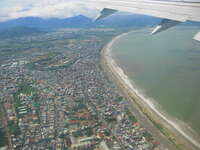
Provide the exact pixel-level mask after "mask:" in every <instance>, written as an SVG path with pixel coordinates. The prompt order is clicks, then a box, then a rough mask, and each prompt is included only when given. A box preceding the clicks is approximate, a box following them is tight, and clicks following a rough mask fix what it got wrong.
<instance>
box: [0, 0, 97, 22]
mask: <svg viewBox="0 0 200 150" xmlns="http://www.w3.org/2000/svg"><path fill="white" fill-rule="evenodd" d="M83 1H84V0H44V1H42V0H2V1H1V2H0V5H1V7H0V12H1V13H0V21H5V20H9V19H15V18H19V17H28V16H38V17H43V18H50V17H58V18H66V17H71V16H75V15H79V14H83V15H86V16H89V17H95V16H96V15H97V14H98V13H99V10H98V9H97V8H95V7H89V6H88V5H87V4H86V3H83ZM2 4H3V5H2ZM2 6H3V7H2Z"/></svg>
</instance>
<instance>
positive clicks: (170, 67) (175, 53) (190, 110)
mask: <svg viewBox="0 0 200 150" xmlns="http://www.w3.org/2000/svg"><path fill="white" fill-rule="evenodd" d="M198 29H199V28H197V27H177V28H173V29H170V30H168V31H167V32H163V33H160V34H158V35H155V36H151V35H150V34H149V32H150V30H149V29H146V30H143V31H137V32H132V33H130V34H128V35H126V36H124V37H122V38H120V39H119V40H117V42H115V43H114V44H113V46H112V56H113V58H114V59H115V61H116V62H117V64H118V65H119V66H120V67H121V68H122V69H123V70H124V71H125V73H126V74H127V75H128V76H129V78H130V79H131V80H132V81H133V82H134V83H135V84H136V86H137V87H138V89H139V90H140V91H141V92H142V93H143V94H144V95H145V96H146V97H148V98H151V99H153V100H154V101H156V102H157V103H158V104H159V106H160V107H161V108H162V110H163V111H164V112H167V113H168V114H169V115H170V116H173V117H175V118H177V119H178V120H182V121H184V122H185V123H187V124H188V125H189V126H191V127H192V128H193V129H194V130H195V131H197V133H198V134H199V135H200V42H197V41H194V40H192V37H193V36H194V35H195V34H196V33H197V32H198Z"/></svg>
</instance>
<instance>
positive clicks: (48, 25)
mask: <svg viewBox="0 0 200 150" xmlns="http://www.w3.org/2000/svg"><path fill="white" fill-rule="evenodd" d="M159 20H160V19H157V18H153V17H148V16H140V15H113V16H111V17H108V18H106V19H104V20H101V21H98V22H93V20H92V19H91V18H88V17H85V16H83V15H79V16H75V17H70V18H66V19H59V18H49V19H43V18H39V17H25V18H18V19H14V20H9V21H6V22H0V30H1V29H6V28H13V27H19V26H23V27H33V28H40V29H43V30H45V29H46V30H48V29H56V28H88V27H131V26H140V27H143V26H151V25H152V24H156V23H157V22H158V21H159Z"/></svg>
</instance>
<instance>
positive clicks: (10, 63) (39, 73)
mask: <svg viewBox="0 0 200 150" xmlns="http://www.w3.org/2000/svg"><path fill="white" fill-rule="evenodd" d="M121 32H123V31H121V30H117V31H116V30H114V29H62V30H58V31H54V32H49V33H44V34H39V35H38V34H36V35H32V36H26V37H20V38H9V39H4V40H1V41H0V89H1V91H0V102H1V105H0V107H1V108H0V110H1V111H0V118H1V119H0V147H1V148H0V149H2V150H3V149H9V150H11V149H14V150H19V149H20V150H21V149H22V150H30V149H33V150H36V149H37V150H44V149H56V150H59V149H60V150H152V149H156V148H159V144H160V143H159V141H156V140H154V138H153V137H152V135H151V134H150V133H149V131H147V130H146V129H144V128H143V127H142V125H141V124H140V123H139V122H138V121H137V118H135V117H134V115H133V114H132V112H131V111H130V110H129V107H128V105H129V104H128V102H127V101H126V99H125V98H124V97H123V96H122V94H121V93H120V91H119V90H118V89H117V88H116V86H115V85H114V83H112V81H111V80H110V79H109V77H108V75H107V73H106V72H105V71H104V69H103V68H102V66H101V63H100V56H101V53H100V52H101V50H102V48H103V47H104V45H105V44H106V43H108V42H109V41H110V40H111V39H112V38H113V37H114V36H116V35H118V34H120V33H121Z"/></svg>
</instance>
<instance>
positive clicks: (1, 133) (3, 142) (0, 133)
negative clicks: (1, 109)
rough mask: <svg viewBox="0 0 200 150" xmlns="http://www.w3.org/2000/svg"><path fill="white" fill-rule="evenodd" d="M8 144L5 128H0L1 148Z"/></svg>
mask: <svg viewBox="0 0 200 150" xmlns="http://www.w3.org/2000/svg"><path fill="white" fill-rule="evenodd" d="M7 144H8V140H7V137H6V132H5V130H4V128H0V147H3V146H5V145H7Z"/></svg>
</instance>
